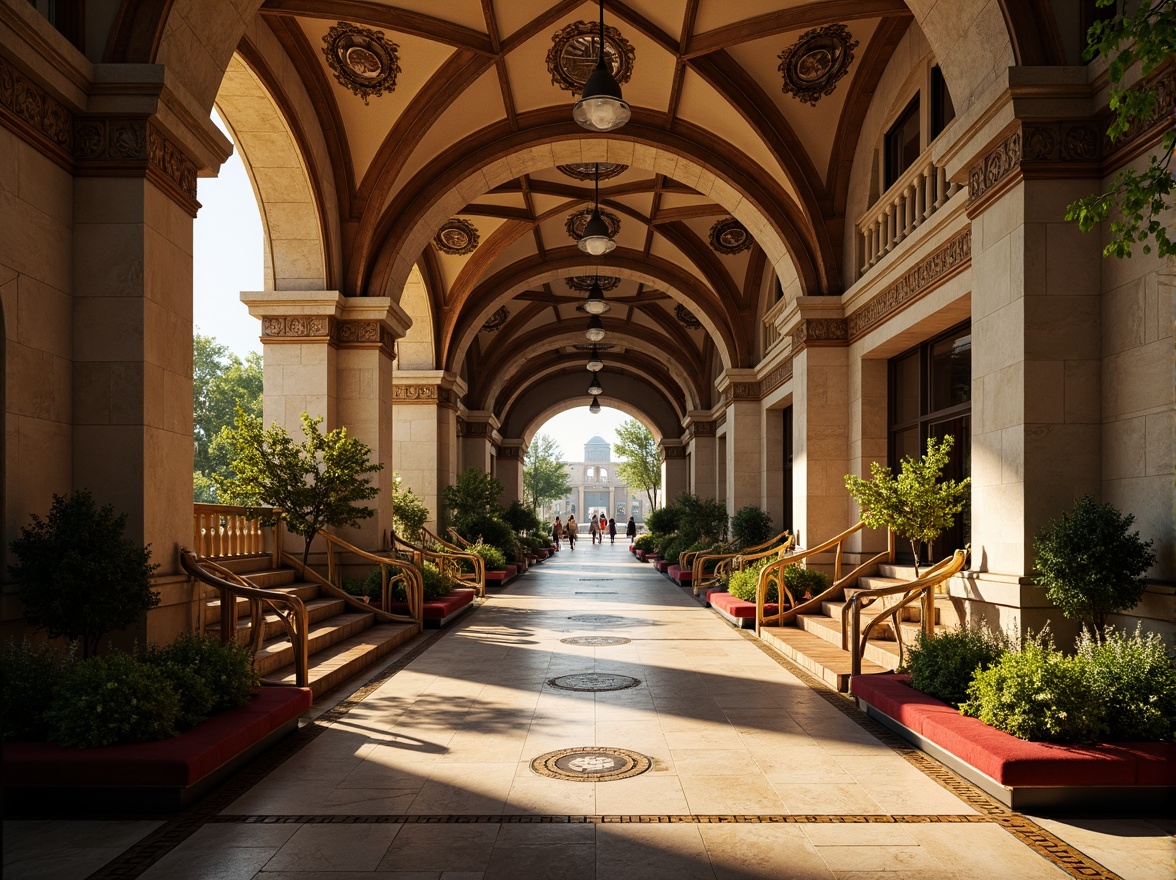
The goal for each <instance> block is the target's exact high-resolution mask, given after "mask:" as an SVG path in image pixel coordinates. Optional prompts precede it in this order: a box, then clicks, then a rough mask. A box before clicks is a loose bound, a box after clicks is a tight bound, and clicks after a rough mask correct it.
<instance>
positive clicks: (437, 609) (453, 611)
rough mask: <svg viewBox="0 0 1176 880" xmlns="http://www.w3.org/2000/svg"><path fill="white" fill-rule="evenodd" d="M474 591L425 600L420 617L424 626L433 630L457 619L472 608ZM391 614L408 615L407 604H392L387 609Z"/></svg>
mask: <svg viewBox="0 0 1176 880" xmlns="http://www.w3.org/2000/svg"><path fill="white" fill-rule="evenodd" d="M473 602H474V591H473V590H461V589H458V590H454V591H453V592H452V593H450V594H449V595H447V596H438V597H437V598H436V599H426V600H425V605H424V608H423V609H422V616H423V617H424V621H425V626H428V627H432V628H434V629H436V628H438V627H442V626H445V624H447V623H449V621H451V620H453V618H455V617H457V616H458V615H459V614H461V613H462V612H463V611H465V610H467V609H468V608H471V607H473ZM388 610H389V611H391V612H392V613H393V614H408V613H409V611H408V603H407V602H393V603H392V607H391V608H389V609H388Z"/></svg>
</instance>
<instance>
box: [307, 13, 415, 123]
mask: <svg viewBox="0 0 1176 880" xmlns="http://www.w3.org/2000/svg"><path fill="white" fill-rule="evenodd" d="M323 42H324V43H326V46H324V47H323V54H324V55H326V56H327V63H328V64H329V65H330V66H331V72H332V73H334V74H335V79H336V80H338V81H339V85H341V86H343V88H345V89H350V90H351V91H352V92H353V93H354V94H356V95H359V96H360V97H361V98H363V102H364V103H365V104H366V103H367V102H368V98H371V97H376V98H378V97H380V95H382V94H384V92H393V91H395V90H396V77H397V75H398V74H399V73H400V56H399V54H398V53H397V51H396V50H397V46H396V44H395V43H393V42H392V41H391V40H389V39H387V38H386V37H385V36H384V32H383V31H374V30H372V29H371V28H365V27H360V26H359V25H356V24H348V23H347V22H345V21H341V22H339V23H338V24H336V25H334V26H333V27H332V28H331V29H330V30H329V31H327V33H326V36H324V37H323Z"/></svg>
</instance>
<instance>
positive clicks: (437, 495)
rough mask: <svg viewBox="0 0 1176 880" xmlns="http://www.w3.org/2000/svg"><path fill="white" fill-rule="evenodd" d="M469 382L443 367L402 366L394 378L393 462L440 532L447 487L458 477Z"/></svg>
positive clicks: (431, 526)
mask: <svg viewBox="0 0 1176 880" xmlns="http://www.w3.org/2000/svg"><path fill="white" fill-rule="evenodd" d="M465 390H466V388H465V383H464V382H463V381H462V380H461V379H460V378H458V377H457V376H455V375H454V374H453V373H448V372H445V371H443V370H397V371H396V372H395V373H394V374H393V376H392V424H393V430H392V433H393V437H394V440H393V447H392V448H393V454H392V460H393V462H394V464H395V468H396V472H397V473H398V474H400V477H401V480H402V481H403V483H402V485H403V486H405V487H407V488H410V489H412V491H413V494H415V495H417V496H419V497H420V498H421V500H423V501H424V503H425V504H426V505H427V506H428V508H429V510H430V511H431V514H432V515H431V517H430V519H429V521H428V522H427V523H426V524H425V525H426V526H427V527H428V528H430V529H432V530H433V531H436V528H437V524H438V521H439V518H440V514H441V508H442V505H443V497H444V496H443V495H442V492H443V491H444V489H445V487H446V486H451V485H453V483H454V481H455V480H456V479H457V406H458V404H457V402H458V400H459V399H460V398H461V396H462V395H463V394H465Z"/></svg>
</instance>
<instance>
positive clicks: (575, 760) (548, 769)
mask: <svg viewBox="0 0 1176 880" xmlns="http://www.w3.org/2000/svg"><path fill="white" fill-rule="evenodd" d="M652 764H653V761H652V760H651V759H650V758H647V757H646V756H645V755H642V754H640V753H638V752H631V751H629V750H628V749H608V748H601V747H599V746H581V747H580V748H576V749H560V750H559V751H558V752H548V753H547V754H546V755H540V756H539V757H538V758H536V759H535V760H533V761H532V762H531V769H532V770H534V771H535V772H536V773H538V774H539V775H540V776H549V777H551V778H552V779H563V780H566V781H568V782H612V781H613V780H614V779H628V778H629V777H630V776H637V775H638V774H640V773H644V772H645V771H646V770H648V769H649V768H650V767H651V766H652Z"/></svg>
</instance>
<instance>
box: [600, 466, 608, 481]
mask: <svg viewBox="0 0 1176 880" xmlns="http://www.w3.org/2000/svg"><path fill="white" fill-rule="evenodd" d="M599 474H600V479H601V481H602V482H603V481H604V480H607V479H608V468H601V469H600V471H599Z"/></svg>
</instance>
